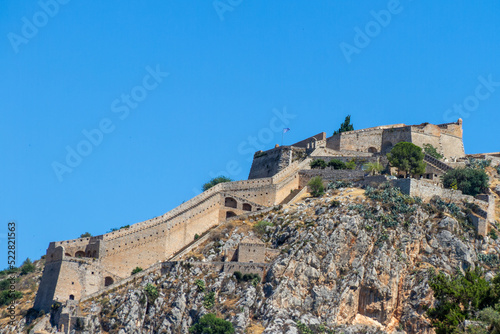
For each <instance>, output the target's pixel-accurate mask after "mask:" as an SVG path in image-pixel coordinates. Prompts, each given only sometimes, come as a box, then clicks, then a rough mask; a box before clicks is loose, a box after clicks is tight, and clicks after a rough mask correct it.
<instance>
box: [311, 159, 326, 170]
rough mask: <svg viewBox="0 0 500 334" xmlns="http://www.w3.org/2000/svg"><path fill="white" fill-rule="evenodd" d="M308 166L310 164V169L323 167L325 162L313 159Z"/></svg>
mask: <svg viewBox="0 0 500 334" xmlns="http://www.w3.org/2000/svg"><path fill="white" fill-rule="evenodd" d="M309 166H311V168H312V169H316V168H319V169H325V168H326V162H325V160H323V159H315V160H313V161H311V162H310V163H309Z"/></svg>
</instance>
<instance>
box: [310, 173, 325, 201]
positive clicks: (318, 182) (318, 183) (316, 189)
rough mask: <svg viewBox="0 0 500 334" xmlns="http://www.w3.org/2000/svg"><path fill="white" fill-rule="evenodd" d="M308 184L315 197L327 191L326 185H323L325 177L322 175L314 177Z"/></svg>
mask: <svg viewBox="0 0 500 334" xmlns="http://www.w3.org/2000/svg"><path fill="white" fill-rule="evenodd" d="M307 185H308V186H309V190H310V191H311V195H313V196H314V197H319V196H321V195H323V194H324V193H325V187H324V186H323V179H322V178H321V176H315V177H313V178H312V179H311V180H310V181H309V183H308V184H307Z"/></svg>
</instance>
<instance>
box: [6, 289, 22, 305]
mask: <svg viewBox="0 0 500 334" xmlns="http://www.w3.org/2000/svg"><path fill="white" fill-rule="evenodd" d="M22 297H23V293H22V292H21V291H10V290H4V291H2V292H0V306H3V305H8V304H10V303H12V301H14V300H17V299H21V298H22Z"/></svg>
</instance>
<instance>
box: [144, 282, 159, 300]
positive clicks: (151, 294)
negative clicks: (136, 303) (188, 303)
mask: <svg viewBox="0 0 500 334" xmlns="http://www.w3.org/2000/svg"><path fill="white" fill-rule="evenodd" d="M144 292H145V293H146V296H147V297H148V301H149V302H150V303H154V301H155V300H156V298H158V296H159V295H160V294H159V293H158V289H157V288H156V286H154V285H153V284H151V283H148V284H146V286H145V287H144Z"/></svg>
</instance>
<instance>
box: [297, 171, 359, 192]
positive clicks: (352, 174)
mask: <svg viewBox="0 0 500 334" xmlns="http://www.w3.org/2000/svg"><path fill="white" fill-rule="evenodd" d="M299 176H300V179H299V186H300V187H301V188H302V187H305V186H307V183H308V182H309V180H311V179H312V178H313V177H316V176H321V178H322V179H323V183H324V184H326V183H329V182H333V181H338V180H345V181H358V180H361V179H363V178H364V176H365V172H364V171H362V170H345V169H310V170H301V171H300V172H299Z"/></svg>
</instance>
